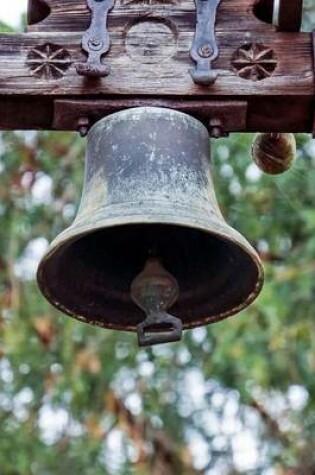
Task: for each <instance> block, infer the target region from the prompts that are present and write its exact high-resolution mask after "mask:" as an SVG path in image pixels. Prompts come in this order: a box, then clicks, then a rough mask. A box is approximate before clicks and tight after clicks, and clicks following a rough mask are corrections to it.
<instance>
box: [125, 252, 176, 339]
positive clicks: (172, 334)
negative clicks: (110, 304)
mask: <svg viewBox="0 0 315 475" xmlns="http://www.w3.org/2000/svg"><path fill="white" fill-rule="evenodd" d="M130 293H131V297H132V299H133V301H134V302H135V303H136V304H137V305H138V306H139V307H140V308H141V309H142V310H143V311H144V312H145V314H146V319H145V320H144V321H143V322H141V323H139V325H138V326H137V333H138V343H139V346H149V345H156V344H158V343H169V342H171V341H179V340H181V338H182V329H183V324H182V322H181V320H180V319H179V318H177V317H174V316H173V315H170V314H168V313H167V312H166V310H167V309H168V308H170V307H172V306H173V305H174V303H175V302H176V300H177V299H178V296H179V293H180V289H179V286H178V282H177V280H176V279H175V277H174V276H172V275H171V274H170V273H169V272H167V271H166V270H165V269H164V267H163V266H162V264H161V263H160V261H159V260H158V259H157V258H156V257H151V256H150V257H149V258H148V260H147V262H146V263H145V267H144V269H143V271H142V272H141V273H140V274H139V275H137V277H136V278H135V279H134V280H133V281H132V284H131V288H130Z"/></svg>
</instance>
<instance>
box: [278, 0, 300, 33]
mask: <svg viewBox="0 0 315 475" xmlns="http://www.w3.org/2000/svg"><path fill="white" fill-rule="evenodd" d="M302 11H303V0H279V16H278V28H279V31H300V28H301V23H302Z"/></svg>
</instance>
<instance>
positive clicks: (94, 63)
mask: <svg viewBox="0 0 315 475" xmlns="http://www.w3.org/2000/svg"><path fill="white" fill-rule="evenodd" d="M114 3H115V0H87V5H88V8H89V9H90V10H91V13H92V19H91V25H90V27H89V29H88V30H87V31H86V32H85V33H84V35H83V37H82V49H83V50H84V51H86V52H87V53H88V59H87V62H86V63H77V64H76V70H77V73H78V74H79V75H80V76H88V77H106V76H108V75H109V72H110V69H109V66H107V65H105V64H102V63H101V57H102V55H103V54H105V53H107V51H108V50H109V46H110V40H109V34H108V31H107V16H108V12H109V11H110V10H111V9H112V8H113V6H114Z"/></svg>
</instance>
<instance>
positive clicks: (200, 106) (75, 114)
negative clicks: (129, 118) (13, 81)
mask: <svg viewBox="0 0 315 475" xmlns="http://www.w3.org/2000/svg"><path fill="white" fill-rule="evenodd" d="M148 106H149V107H150V106H151V107H152V106H154V107H163V108H168V109H175V110H178V111H180V112H184V113H186V114H189V115H190V116H193V117H195V118H196V119H198V120H199V121H200V122H202V123H203V125H205V126H206V127H207V129H208V130H209V133H210V135H211V136H212V135H213V128H214V127H217V126H218V127H219V128H220V134H221V135H222V136H223V137H225V136H226V135H228V133H229V132H245V131H246V129H247V109H248V104H247V102H246V101H213V100H212V101H211V100H210V101H209V100H201V101H197V100H190V101H181V100H174V99H164V100H162V99H144V98H133V99H114V100H108V99H107V100H103V99H98V100H90V99H80V100H74V99H57V100H56V101H55V104H54V118H53V128H54V129H56V130H77V129H78V123H79V121H80V120H81V118H82V117H84V118H87V119H88V121H89V124H90V125H93V124H95V123H96V122H98V121H99V120H100V119H102V118H103V117H106V116H107V115H110V114H113V113H114V112H118V111H120V110H125V109H131V108H133V107H148ZM214 136H215V134H214Z"/></svg>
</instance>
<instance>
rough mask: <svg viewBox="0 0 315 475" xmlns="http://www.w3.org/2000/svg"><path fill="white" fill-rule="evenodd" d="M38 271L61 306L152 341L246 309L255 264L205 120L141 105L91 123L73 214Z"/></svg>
mask: <svg viewBox="0 0 315 475" xmlns="http://www.w3.org/2000/svg"><path fill="white" fill-rule="evenodd" d="M37 278H38V284H39V286H40V289H41V291H42V292H43V294H44V295H45V296H46V297H47V299H48V300H49V301H50V302H51V303H52V304H53V305H54V306H55V307H57V308H58V309H60V310H61V311H62V312H64V313H66V314H68V315H70V316H72V317H75V318H77V319H79V320H81V321H84V322H88V323H92V324H95V325H99V326H101V327H105V328H111V329H116V330H131V331H138V339H139V344H140V345H151V344H155V343H160V342H165V341H175V340H178V339H180V338H181V332H182V328H183V329H187V328H194V327H197V326H200V325H206V324H209V323H213V322H216V321H218V320H222V319H224V318H226V317H228V316H230V315H233V314H235V313H237V312H239V311H241V310H242V309H244V308H245V307H246V306H248V305H249V304H250V303H251V302H252V301H253V300H254V299H255V297H256V296H257V295H258V293H259V291H260V289H261V287H262V283H263V268H262V264H261V262H260V259H259V257H258V255H257V253H256V252H255V250H254V249H253V248H252V247H251V245H250V244H249V243H248V242H247V241H246V239H245V238H244V237H243V236H242V235H241V234H239V233H238V232H237V231H236V230H235V229H233V228H231V227H230V226H228V225H227V224H226V222H225V221H224V219H223V217H222V215H221V212H220V210H219V207H218V204H217V201H216V197H215V193H214V188H213V183H212V178H211V163H210V146H209V135H208V131H207V129H206V128H205V127H204V126H203V125H202V124H201V123H200V122H199V121H198V120H196V119H194V118H192V117H190V116H188V115H186V114H183V113H181V112H177V111H174V110H169V109H164V108H163V109H162V108H155V107H139V108H135V109H129V110H124V111H121V112H117V113H115V114H112V115H110V116H108V117H106V118H104V119H102V120H100V121H99V122H97V123H96V124H95V125H94V126H93V127H92V128H91V130H90V131H89V134H88V146H87V157H86V170H85V181H84V188H83V195H82V200H81V204H80V207H79V211H78V214H77V216H76V219H75V221H74V223H73V224H72V225H71V226H70V227H69V228H68V229H66V230H65V231H63V232H62V233H61V234H60V235H59V236H58V237H57V238H56V239H55V240H54V241H53V243H52V244H51V246H50V248H49V250H48V252H47V254H46V255H45V256H44V258H43V259H42V261H41V263H40V265H39V269H38V274H37ZM169 311H171V312H172V314H173V315H171V314H170V313H169Z"/></svg>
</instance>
